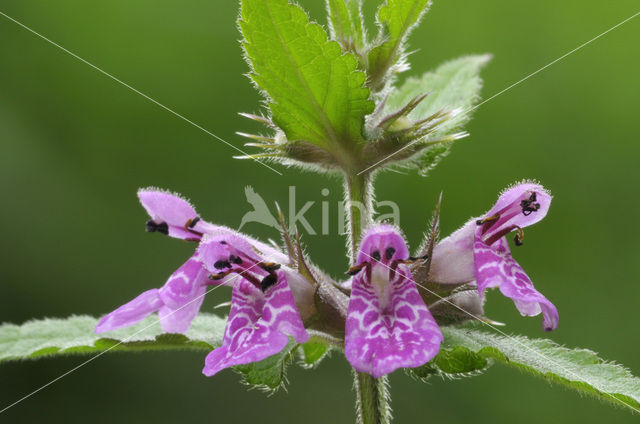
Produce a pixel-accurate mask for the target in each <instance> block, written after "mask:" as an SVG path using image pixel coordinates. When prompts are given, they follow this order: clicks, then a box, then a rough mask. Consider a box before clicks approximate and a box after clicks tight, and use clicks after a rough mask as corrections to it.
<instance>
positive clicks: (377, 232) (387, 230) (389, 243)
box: [358, 224, 409, 263]
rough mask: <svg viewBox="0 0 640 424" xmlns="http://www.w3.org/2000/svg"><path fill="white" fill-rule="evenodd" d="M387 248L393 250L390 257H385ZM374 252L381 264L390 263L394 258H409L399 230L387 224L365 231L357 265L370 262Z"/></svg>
mask: <svg viewBox="0 0 640 424" xmlns="http://www.w3.org/2000/svg"><path fill="white" fill-rule="evenodd" d="M387 248H392V249H393V251H394V253H393V255H392V257H389V258H387V257H386V255H385V251H386V250H387ZM376 251H377V252H378V254H379V255H380V257H378V258H377V260H379V261H382V262H383V263H390V262H391V260H392V259H394V258H400V259H407V258H408V257H409V249H408V248H407V244H406V243H405V241H404V239H403V238H402V235H401V234H400V232H399V230H398V229H397V228H395V227H394V226H392V225H387V224H382V225H376V226H375V227H373V228H371V229H369V230H368V231H367V233H366V234H365V236H364V237H363V238H362V244H361V246H360V251H359V253H358V263H363V262H370V261H371V259H372V256H375V254H374V252H376Z"/></svg>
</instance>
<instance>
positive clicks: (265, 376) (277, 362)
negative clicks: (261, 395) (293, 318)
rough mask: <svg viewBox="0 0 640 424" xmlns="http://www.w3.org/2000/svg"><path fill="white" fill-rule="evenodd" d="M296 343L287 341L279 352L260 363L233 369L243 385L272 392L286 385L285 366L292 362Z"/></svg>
mask: <svg viewBox="0 0 640 424" xmlns="http://www.w3.org/2000/svg"><path fill="white" fill-rule="evenodd" d="M296 346H297V345H296V342H295V341H294V340H293V339H290V340H289V344H288V345H287V346H286V347H285V348H284V349H283V350H282V351H281V352H280V353H277V354H275V355H273V356H270V357H268V358H267V359H264V360H262V361H260V362H253V363H251V364H246V365H237V366H236V367H234V369H235V370H236V371H237V372H238V373H240V374H241V375H242V381H243V383H245V384H247V385H249V386H252V387H257V388H260V389H262V390H265V391H268V392H272V391H275V390H277V389H279V388H280V387H283V386H284V384H285V383H286V370H287V366H288V365H289V364H290V363H291V361H292V352H293V350H294V349H295V348H296Z"/></svg>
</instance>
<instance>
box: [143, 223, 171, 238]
mask: <svg viewBox="0 0 640 424" xmlns="http://www.w3.org/2000/svg"><path fill="white" fill-rule="evenodd" d="M145 229H146V230H147V232H148V233H155V232H156V231H157V232H159V233H160V234H164V235H165V236H166V235H169V226H168V225H167V223H166V222H161V223H160V224H158V223H157V222H155V221H154V220H153V219H150V220H148V221H147V223H146V227H145Z"/></svg>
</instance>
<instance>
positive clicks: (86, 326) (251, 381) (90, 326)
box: [0, 313, 297, 390]
mask: <svg viewBox="0 0 640 424" xmlns="http://www.w3.org/2000/svg"><path fill="white" fill-rule="evenodd" d="M97 323H98V320H97V319H96V318H92V317H89V316H73V317H71V318H67V319H43V320H36V321H29V322H26V323H25V324H22V325H13V324H3V325H1V326H0V362H2V361H12V360H23V359H36V358H42V357H45V356H64V355H74V354H76V355H77V354H91V353H101V352H107V351H146V350H176V349H179V350H196V351H201V352H202V353H203V354H206V353H208V352H210V351H211V350H213V349H214V348H215V347H218V346H220V345H221V344H222V337H223V334H224V328H225V324H226V318H225V317H219V316H217V315H213V314H206V313H200V314H199V315H198V316H197V317H196V318H195V319H194V320H193V322H192V323H191V328H190V329H189V331H188V332H187V334H186V335H184V334H166V333H163V332H162V329H161V328H160V324H159V322H158V318H157V317H155V316H151V317H148V318H146V319H144V320H143V321H142V322H140V323H138V324H136V325H133V326H131V327H127V328H122V329H119V330H115V331H111V332H108V333H106V336H107V337H105V335H97V334H95V333H94V328H95V326H96V324H97ZM296 346H297V345H296V343H295V342H293V341H290V343H289V344H288V345H287V347H286V348H285V349H284V350H283V351H282V352H280V353H278V354H277V355H274V356H271V357H269V358H267V359H265V360H263V361H261V362H256V363H253V364H248V365H240V366H236V367H234V369H235V370H236V371H237V372H239V373H240V374H241V375H242V377H243V382H244V383H246V384H248V385H251V386H254V387H258V388H263V389H268V390H275V389H277V388H278V387H280V386H282V385H283V384H284V380H285V367H286V365H287V364H288V363H289V362H291V357H292V351H293V350H294V349H295V347H296ZM203 359H204V357H203Z"/></svg>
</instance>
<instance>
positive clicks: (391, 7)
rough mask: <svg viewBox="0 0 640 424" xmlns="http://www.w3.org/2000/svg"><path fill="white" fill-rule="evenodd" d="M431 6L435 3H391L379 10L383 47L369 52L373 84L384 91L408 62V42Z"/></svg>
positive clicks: (396, 0)
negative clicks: (398, 66)
mask: <svg viewBox="0 0 640 424" xmlns="http://www.w3.org/2000/svg"><path fill="white" fill-rule="evenodd" d="M430 5H431V0H387V1H386V2H385V3H384V4H383V5H382V6H380V8H379V9H378V26H379V27H380V33H379V34H378V40H379V44H378V45H377V46H375V47H374V48H373V49H371V51H370V52H369V57H368V60H369V64H368V70H369V82H370V85H371V86H372V87H374V89H376V90H379V89H381V88H382V87H384V81H385V78H386V76H387V74H388V72H389V70H392V69H393V65H394V64H396V63H398V62H399V63H402V62H403V61H404V57H403V56H404V50H405V46H404V44H405V42H406V39H407V37H408V36H409V34H410V33H411V31H412V30H413V28H414V27H415V26H416V25H417V24H418V22H420V19H421V18H422V16H423V15H424V14H425V13H426V12H427V10H428V9H429V7H430Z"/></svg>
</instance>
